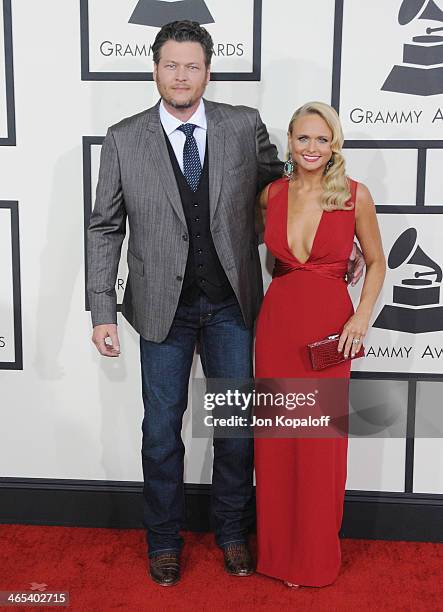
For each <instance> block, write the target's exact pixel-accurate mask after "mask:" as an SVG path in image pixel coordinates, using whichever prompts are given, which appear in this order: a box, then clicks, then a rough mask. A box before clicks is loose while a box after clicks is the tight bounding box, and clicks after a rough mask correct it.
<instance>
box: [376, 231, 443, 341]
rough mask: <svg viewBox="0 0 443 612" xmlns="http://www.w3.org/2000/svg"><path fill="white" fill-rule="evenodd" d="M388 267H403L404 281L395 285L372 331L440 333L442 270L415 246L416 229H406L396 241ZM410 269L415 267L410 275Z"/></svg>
mask: <svg viewBox="0 0 443 612" xmlns="http://www.w3.org/2000/svg"><path fill="white" fill-rule="evenodd" d="M388 266H389V268H390V269H391V270H393V269H397V268H400V267H401V266H404V278H403V279H402V280H401V283H400V284H398V285H394V290H393V304H386V305H385V306H384V307H383V309H382V311H381V312H380V314H379V315H378V317H377V319H376V321H375V323H374V325H373V327H378V328H381V329H390V330H395V331H401V332H409V333H412V334H422V333H426V332H436V331H442V330H443V306H442V305H441V303H440V299H441V285H442V269H441V267H440V266H439V264H438V263H437V262H435V261H434V260H433V259H431V258H430V257H429V256H428V255H427V254H426V253H425V252H424V251H423V249H422V248H421V246H420V245H419V244H418V240H417V230H416V229H415V228H413V227H411V228H408V229H407V230H405V231H404V232H403V233H402V234H401V235H400V236H399V237H398V238H397V240H396V241H395V243H394V246H393V247H392V249H391V252H390V253H389V257H388ZM409 266H414V267H415V272H414V273H413V274H412V270H411V268H410V267H409ZM417 267H419V268H421V270H423V268H424V269H425V270H424V271H420V270H417ZM400 269H403V268H400Z"/></svg>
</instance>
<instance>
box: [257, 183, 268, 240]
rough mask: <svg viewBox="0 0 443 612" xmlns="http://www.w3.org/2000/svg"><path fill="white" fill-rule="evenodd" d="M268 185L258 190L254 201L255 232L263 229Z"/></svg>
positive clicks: (259, 232)
mask: <svg viewBox="0 0 443 612" xmlns="http://www.w3.org/2000/svg"><path fill="white" fill-rule="evenodd" d="M268 194H269V185H266V187H265V188H264V189H263V190H262V191H260V193H259V194H258V195H257V199H256V202H255V233H256V234H261V233H262V232H264V230H265V223H266V209H267V207H268Z"/></svg>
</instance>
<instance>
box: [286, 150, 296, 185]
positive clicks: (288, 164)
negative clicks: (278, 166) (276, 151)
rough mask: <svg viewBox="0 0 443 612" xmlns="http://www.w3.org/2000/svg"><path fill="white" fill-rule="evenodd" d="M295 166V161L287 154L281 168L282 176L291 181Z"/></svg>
mask: <svg viewBox="0 0 443 612" xmlns="http://www.w3.org/2000/svg"><path fill="white" fill-rule="evenodd" d="M295 166H296V163H295V161H294V160H293V159H292V154H291V153H289V155H288V159H287V160H286V161H285V165H284V168H283V174H284V175H285V176H286V178H288V179H291V178H292V176H293V174H294V167H295Z"/></svg>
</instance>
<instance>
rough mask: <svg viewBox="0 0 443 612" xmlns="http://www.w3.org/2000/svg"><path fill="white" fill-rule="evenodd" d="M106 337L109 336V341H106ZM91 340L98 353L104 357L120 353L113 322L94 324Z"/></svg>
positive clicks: (115, 355)
mask: <svg viewBox="0 0 443 612" xmlns="http://www.w3.org/2000/svg"><path fill="white" fill-rule="evenodd" d="M106 338H109V339H110V342H109V341H108V342H106ZM91 340H92V342H93V343H94V344H95V346H96V348H97V350H98V352H99V353H100V355H104V356H105V357H118V356H119V355H120V342H119V339H118V333H117V325H115V323H105V324H104V325H96V326H95V327H94V331H93V333H92V338H91Z"/></svg>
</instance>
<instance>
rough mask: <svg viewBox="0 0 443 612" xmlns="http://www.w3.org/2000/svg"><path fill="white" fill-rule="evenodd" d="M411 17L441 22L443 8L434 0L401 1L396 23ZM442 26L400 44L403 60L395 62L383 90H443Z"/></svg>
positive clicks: (420, 92)
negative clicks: (396, 63) (398, 62)
mask: <svg viewBox="0 0 443 612" xmlns="http://www.w3.org/2000/svg"><path fill="white" fill-rule="evenodd" d="M414 19H417V20H426V21H433V22H434V25H435V23H439V24H442V23H443V10H441V9H440V8H439V7H438V6H437V4H436V2H435V1H434V0H403V2H402V4H401V7H400V12H399V14H398V23H399V24H400V25H401V26H405V25H407V24H409V23H410V22H412V21H413V20H414ZM437 32H441V33H443V27H442V26H441V25H440V26H438V27H427V28H426V33H424V34H420V35H418V36H414V37H413V38H412V41H409V42H407V43H405V44H404V45H403V63H402V64H400V65H395V66H394V67H393V68H392V70H391V72H390V74H389V76H388V77H387V79H386V81H385V83H384V85H383V87H382V90H383V91H393V92H397V93H405V94H414V95H418V96H433V95H436V94H441V93H443V36H442V35H441V34H436V33H437Z"/></svg>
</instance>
